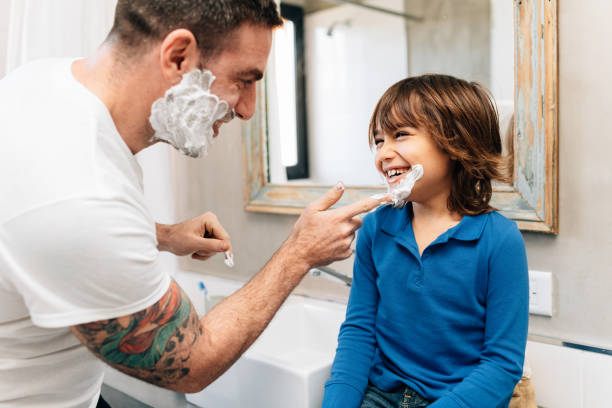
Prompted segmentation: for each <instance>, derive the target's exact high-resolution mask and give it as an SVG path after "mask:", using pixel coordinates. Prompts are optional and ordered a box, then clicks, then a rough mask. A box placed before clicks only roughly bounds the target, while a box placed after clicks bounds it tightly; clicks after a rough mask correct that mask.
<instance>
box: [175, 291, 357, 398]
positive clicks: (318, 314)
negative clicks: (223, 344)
mask: <svg viewBox="0 0 612 408" xmlns="http://www.w3.org/2000/svg"><path fill="white" fill-rule="evenodd" d="M345 312H346V307H345V306H344V305H341V304H337V303H332V302H325V301H320V300H315V299H308V298H303V297H299V296H292V297H290V298H289V299H288V300H287V302H286V303H285V305H284V306H283V307H282V308H281V309H280V310H279V312H278V313H277V315H276V316H275V317H274V319H273V320H272V321H271V322H270V325H269V326H268V328H267V329H266V330H265V331H264V332H263V334H262V335H261V337H260V338H259V339H258V340H257V341H256V342H255V343H254V344H253V345H252V346H251V348H250V349H249V350H248V351H247V352H246V353H245V354H244V355H243V356H242V357H241V358H240V359H239V360H238V361H237V362H236V364H234V365H233V366H232V367H231V368H230V369H229V370H228V371H227V372H226V373H225V374H223V375H222V376H221V377H219V378H218V379H217V380H216V381H215V382H214V383H212V384H211V385H209V386H208V387H207V388H206V389H205V390H204V391H202V392H199V393H196V394H187V400H188V401H189V402H191V403H192V404H195V405H197V406H200V407H204V408H239V407H240V408H242V407H247V406H248V407H253V408H287V407H292V408H293V407H295V408H315V407H316V408H319V407H320V406H321V402H322V399H323V391H324V390H323V387H324V384H325V381H326V380H327V378H329V373H330V368H331V363H332V361H333V358H334V354H335V351H336V344H337V336H338V331H339V329H340V325H341V323H342V321H343V320H344V314H345Z"/></svg>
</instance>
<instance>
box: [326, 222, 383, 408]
mask: <svg viewBox="0 0 612 408" xmlns="http://www.w3.org/2000/svg"><path fill="white" fill-rule="evenodd" d="M374 216H375V214H370V215H368V216H367V217H366V218H365V219H364V223H363V227H362V228H361V229H360V230H359V234H358V237H357V246H356V251H355V263H354V265H353V282H352V285H351V293H350V295H349V301H348V304H347V310H346V319H345V321H344V323H343V324H342V326H341V328H340V334H339V335H338V348H337V350H336V357H335V358H334V363H333V365H332V370H331V377H330V379H329V380H328V381H327V383H326V384H325V394H324V397H323V405H322V407H323V408H336V407H337V408H353V407H355V408H356V407H359V405H360V404H361V400H362V399H363V394H364V392H365V389H366V387H367V385H368V377H369V374H370V365H371V363H372V358H373V357H374V352H375V346H376V337H375V333H374V327H375V321H376V310H377V307H378V298H379V294H378V289H377V287H376V270H375V267H374V262H373V260H372V235H373V229H374V222H373V221H374Z"/></svg>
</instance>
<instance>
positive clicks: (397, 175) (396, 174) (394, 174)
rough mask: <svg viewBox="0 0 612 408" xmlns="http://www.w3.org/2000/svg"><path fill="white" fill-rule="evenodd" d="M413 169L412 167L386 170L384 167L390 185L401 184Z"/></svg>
mask: <svg viewBox="0 0 612 408" xmlns="http://www.w3.org/2000/svg"><path fill="white" fill-rule="evenodd" d="M411 168H412V166H408V167H389V168H385V166H383V172H384V175H385V177H386V179H387V183H388V184H395V183H399V182H400V181H401V180H402V178H404V177H405V175H406V173H408V172H409V171H410V169H411Z"/></svg>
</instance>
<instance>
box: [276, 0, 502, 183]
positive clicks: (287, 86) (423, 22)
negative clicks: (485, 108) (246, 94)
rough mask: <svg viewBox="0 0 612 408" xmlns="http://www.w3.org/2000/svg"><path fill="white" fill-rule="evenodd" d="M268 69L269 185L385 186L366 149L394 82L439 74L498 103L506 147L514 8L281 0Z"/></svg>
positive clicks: (489, 2)
mask: <svg viewBox="0 0 612 408" xmlns="http://www.w3.org/2000/svg"><path fill="white" fill-rule="evenodd" d="M281 8H282V14H283V17H284V18H285V20H286V22H287V23H286V24H285V27H284V28H283V29H282V30H278V31H277V32H276V34H275V39H274V45H273V50H272V54H271V58H270V63H269V67H268V76H267V78H268V80H267V84H266V94H267V101H268V102H267V121H268V135H267V136H268V139H267V159H268V160H267V166H268V167H267V169H268V172H267V173H268V182H269V183H272V184H287V183H289V184H299V185H332V184H334V183H336V182H337V181H338V180H342V181H343V182H344V183H345V184H346V185H348V186H382V185H383V180H382V178H381V176H379V175H378V173H377V172H376V170H375V168H374V164H373V152H372V151H371V150H370V148H369V145H368V137H367V131H368V124H369V120H370V116H371V114H372V111H373V110H374V106H375V105H376V102H377V101H378V99H379V98H380V96H381V95H382V94H383V93H384V91H385V90H386V89H387V88H388V87H389V86H391V85H392V84H394V83H395V82H397V81H399V80H401V79H403V78H405V77H407V76H413V75H420V74H425V73H443V74H449V75H454V76H457V77H460V78H463V79H467V80H470V81H477V82H479V83H481V84H483V85H485V86H486V87H487V88H488V89H490V90H491V93H492V95H493V97H494V99H495V101H496V103H497V106H498V111H499V116H500V125H501V130H502V132H501V133H502V136H503V137H505V138H507V140H506V141H505V143H504V146H506V147H507V148H509V149H512V146H511V143H512V139H513V137H512V127H511V123H512V114H513V100H514V35H513V27H514V25H513V3H512V2H511V1H503V2H502V1H495V0H463V1H456V0H376V1H357V0H333V1H329V0H325V1H323V0H283V1H282V2H281Z"/></svg>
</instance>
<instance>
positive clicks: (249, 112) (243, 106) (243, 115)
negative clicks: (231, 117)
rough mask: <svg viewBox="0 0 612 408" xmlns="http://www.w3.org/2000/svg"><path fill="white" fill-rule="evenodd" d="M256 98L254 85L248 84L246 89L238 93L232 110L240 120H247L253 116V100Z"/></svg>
mask: <svg viewBox="0 0 612 408" xmlns="http://www.w3.org/2000/svg"><path fill="white" fill-rule="evenodd" d="M256 98H257V91H256V87H255V86H250V87H249V88H248V89H246V90H245V91H244V92H243V94H242V95H240V99H239V100H238V103H237V104H236V106H234V110H235V111H236V116H238V117H239V118H240V119H242V120H249V119H251V117H253V114H254V113H255V101H256Z"/></svg>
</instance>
